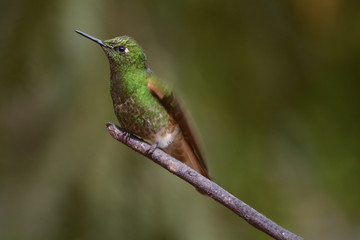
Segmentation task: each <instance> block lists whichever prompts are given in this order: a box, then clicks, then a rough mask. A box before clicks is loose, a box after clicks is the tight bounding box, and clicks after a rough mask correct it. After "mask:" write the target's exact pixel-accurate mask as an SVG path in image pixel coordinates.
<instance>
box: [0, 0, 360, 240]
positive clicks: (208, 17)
mask: <svg viewBox="0 0 360 240" xmlns="http://www.w3.org/2000/svg"><path fill="white" fill-rule="evenodd" d="M359 7H360V6H359V3H358V2H356V1H352V2H351V1H340V0H293V1H269V0H253V1H235V0H234V1H213V0H181V1H166V0H150V1H145V0H131V1H115V0H102V1H95V0H90V1H83V0H75V1H74V0H71V1H70V0H47V1H43V0H33V1H26V0H13V1H1V7H0V9H1V10H0V21H1V22H0V23H1V33H0V56H1V59H0V70H1V71H0V74H1V75H0V76H1V82H0V84H1V85H0V101H1V102H0V131H1V134H0V239H4V240H8V239H11V240H12V239H16V240H17V239H27V240H32V239H34V240H35V239H36V240H38V239H47V240H48V239H51V240H58V239H59V240H60V239H61V240H62V239H68V240H72V239H74V240H82V239H87V240H92V239H107V240H112V239H136V240H137V239H158V240H166V239H171V240H172V239H175V240H180V239H189V240H192V239H194V240H195V239H196V240H201V239H207V240H215V239H270V237H268V236H267V235H265V234H263V233H261V232H259V231H258V230H256V229H254V228H253V227H251V226H250V225H248V224H247V223H246V222H245V221H243V220H242V219H241V218H239V217H237V216H236V215H235V214H233V213H232V212H230V211H229V210H228V209H226V208H224V207H223V206H221V205H220V204H218V203H216V202H215V201H213V200H211V199H209V198H207V197H204V196H202V195H200V194H199V193H198V192H196V191H195V190H194V188H193V187H191V186H190V185H188V184H187V183H184V182H183V181H181V180H179V179H177V178H176V177H175V176H173V175H171V174H170V173H168V172H167V171H165V170H164V169H162V168H160V167H159V166H157V165H156V164H154V163H153V162H151V161H149V160H147V159H145V158H144V157H142V156H140V155H139V154H136V153H135V152H133V151H132V150H130V149H128V148H126V147H125V146H123V145H122V144H120V143H118V142H117V141H115V140H113V139H112V138H111V137H110V136H109V135H108V133H107V132H106V131H105V122H107V121H112V122H117V121H116V118H115V116H114V114H113V109H112V104H111V99H110V96H109V66H108V62H107V59H106V57H105V55H104V54H103V53H102V50H101V48H100V47H98V46H97V45H96V44H94V43H93V42H91V41H89V40H87V39H85V38H83V37H81V36H80V35H78V34H76V33H75V32H74V29H79V30H81V31H84V32H86V33H89V34H91V35H94V36H96V37H98V38H100V39H109V38H112V37H115V36H117V35H124V34H127V35H130V36H132V37H134V38H135V39H136V40H137V41H138V42H139V43H140V44H141V45H142V47H143V48H144V49H145V51H146V53H147V55H148V59H149V66H150V67H151V68H152V70H153V72H155V74H156V75H157V76H158V77H160V78H161V79H163V80H166V81H167V82H169V84H171V85H172V86H174V88H176V92H177V93H178V95H180V96H181V98H182V99H183V101H184V102H185V104H186V106H187V108H188V109H189V112H191V115H192V117H193V119H194V121H195V123H196V125H197V126H198V130H199V133H200V136H201V138H202V141H203V145H204V149H205V153H206V156H207V163H208V166H209V169H210V171H211V174H212V176H213V177H214V178H215V180H216V181H217V183H219V184H220V185H221V186H223V187H224V188H225V189H227V190H228V191H230V192H231V193H233V194H234V195H236V196H238V197H239V198H240V199H242V200H243V201H245V202H247V203H248V204H250V205H251V206H253V207H254V208H256V209H257V210H258V211H260V212H262V213H264V214H265V215H267V216H268V217H270V218H271V219H273V220H274V221H276V222H278V223H279V224H281V225H282V226H284V227H285V228H288V229H289V230H291V231H293V232H295V233H296V234H299V235H300V236H302V237H305V238H307V239H328V240H332V239H359V238H360V207H359V206H360V205H359V203H360V187H359V183H360V174H359V170H360V145H359V143H360V127H359V122H360V111H359V103H360V95H359V87H360V83H359V80H360V70H359V68H360V14H359V11H358V9H359Z"/></svg>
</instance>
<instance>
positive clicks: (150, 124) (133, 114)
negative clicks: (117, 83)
mask: <svg viewBox="0 0 360 240" xmlns="http://www.w3.org/2000/svg"><path fill="white" fill-rule="evenodd" d="M145 106H147V105H145ZM114 110H115V114H116V116H117V118H118V120H119V122H120V124H121V127H122V128H124V129H125V130H126V131H128V132H130V133H131V134H134V135H136V136H139V137H141V138H143V139H146V140H150V141H152V142H157V139H161V137H160V135H159V134H160V133H162V135H164V134H165V133H167V132H173V129H172V128H173V127H172V124H171V122H170V121H169V115H168V113H167V112H166V110H165V109H163V108H159V107H144V104H139V103H137V102H136V101H135V100H134V99H133V98H129V99H127V100H126V101H125V102H124V103H122V104H114ZM168 138H169V137H168ZM166 140H167V139H166V138H164V140H163V141H162V142H163V143H164V142H166Z"/></svg>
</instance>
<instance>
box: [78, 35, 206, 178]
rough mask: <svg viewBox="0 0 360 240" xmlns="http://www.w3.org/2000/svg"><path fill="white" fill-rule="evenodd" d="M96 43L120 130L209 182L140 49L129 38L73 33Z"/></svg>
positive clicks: (177, 112) (174, 105)
mask: <svg viewBox="0 0 360 240" xmlns="http://www.w3.org/2000/svg"><path fill="white" fill-rule="evenodd" d="M75 32H77V33H79V34H80V35H82V36H84V37H86V38H88V39H90V40H92V41H94V42H96V43H97V44H99V45H100V47H101V48H102V49H103V51H104V52H105V55H106V56H107V58H108V60H109V63H110V93H111V98H112V101H113V107H114V112H115V115H116V117H117V119H118V120H119V123H120V125H121V127H122V128H123V129H124V130H125V131H127V132H128V133H130V134H133V135H135V136H137V137H139V138H142V139H144V140H146V141H148V142H150V143H151V144H152V146H151V148H150V149H149V150H151V149H153V150H155V148H160V149H162V150H163V151H165V152H166V153H168V154H169V155H171V156H172V157H174V158H176V159H177V160H179V161H181V162H183V163H185V164H186V165H188V166H189V167H191V168H192V169H194V170H195V171H197V172H198V173H200V174H202V175H203V176H205V177H207V178H209V179H210V175H209V173H208V170H207V167H206V165H205V161H204V158H203V156H202V154H201V152H200V149H199V146H198V144H197V142H196V140H195V137H194V134H193V132H192V130H191V128H190V124H189V120H188V119H187V117H186V116H185V114H184V112H183V110H182V109H181V106H180V104H179V102H178V100H177V99H176V97H175V95H174V93H173V91H172V90H171V89H170V88H169V87H168V86H166V85H165V84H164V83H163V82H161V81H159V80H158V79H157V78H156V77H155V76H154V75H153V74H152V72H151V70H150V68H149V67H148V63H147V57H146V55H145V53H144V51H143V49H142V48H141V46H140V45H139V44H138V43H137V42H136V41H135V40H134V39H133V38H131V37H128V36H119V37H115V38H112V39H109V40H104V41H102V40H100V39H97V38H95V37H92V36H90V35H88V34H86V33H83V32H81V31H78V30H75Z"/></svg>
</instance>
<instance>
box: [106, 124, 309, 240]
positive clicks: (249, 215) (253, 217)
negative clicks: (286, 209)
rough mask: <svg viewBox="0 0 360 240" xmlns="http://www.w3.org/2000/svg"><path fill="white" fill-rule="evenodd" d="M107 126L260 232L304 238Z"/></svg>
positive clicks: (281, 239) (281, 237) (293, 239)
mask: <svg viewBox="0 0 360 240" xmlns="http://www.w3.org/2000/svg"><path fill="white" fill-rule="evenodd" d="M106 126H107V128H106V130H107V131H108V132H109V133H110V135H111V136H112V137H113V138H115V139H116V140H118V141H120V142H122V143H123V144H125V145H127V146H128V147H130V148H132V149H133V150H135V151H136V152H139V153H141V154H142V155H144V156H145V157H147V158H149V159H151V160H152V161H154V162H155V163H157V164H159V165H161V166H162V167H163V168H165V169H167V170H168V171H169V172H171V173H173V174H175V175H176V176H178V177H180V178H182V179H183V180H185V181H187V182H188V183H190V184H191V185H193V186H194V187H195V188H196V189H198V190H199V191H201V192H202V193H204V194H205V195H207V196H209V197H211V198H213V199H214V200H216V201H218V202H219V203H221V204H222V205H224V206H225V207H227V208H229V209H230V210H231V211H233V212H234V213H236V214H237V215H239V216H240V217H242V218H243V219H244V220H245V221H247V222H248V223H249V224H251V225H252V226H254V227H256V228H257V229H259V230H260V231H263V232H264V233H266V234H268V235H269V236H271V237H273V238H275V239H278V240H303V238H301V237H299V236H297V235H295V234H293V233H292V232H290V231H288V230H286V229H285V228H283V227H281V226H279V225H278V224H276V223H275V222H273V221H272V220H270V219H269V218H267V217H265V216H264V215H262V214H261V213H259V212H258V211H256V210H255V209H253V208H252V207H250V206H249V205H247V204H246V203H244V202H243V201H241V200H239V199H237V198H236V197H234V196H233V195H231V194H230V193H228V192H227V191H225V190H224V189H223V188H221V187H220V186H219V185H217V184H216V183H214V182H212V181H210V180H209V179H207V178H206V177H204V176H202V175H201V174H199V173H198V172H196V171H195V170H193V169H192V168H190V167H188V166H187V165H185V164H183V163H182V162H180V161H178V160H176V159H175V158H173V157H171V156H170V155H168V154H167V153H165V152H163V151H162V150H161V149H158V148H156V149H155V150H154V151H153V152H152V154H147V150H149V149H150V147H151V145H150V144H148V143H146V142H144V141H142V140H140V139H138V138H136V137H135V136H132V135H130V134H129V133H127V132H126V131H124V130H123V129H121V128H119V127H117V126H116V125H115V124H113V123H106Z"/></svg>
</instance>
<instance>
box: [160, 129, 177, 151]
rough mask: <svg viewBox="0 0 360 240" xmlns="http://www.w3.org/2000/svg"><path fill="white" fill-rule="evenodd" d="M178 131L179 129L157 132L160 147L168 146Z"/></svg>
mask: <svg viewBox="0 0 360 240" xmlns="http://www.w3.org/2000/svg"><path fill="white" fill-rule="evenodd" d="M177 133H178V129H176V130H174V131H172V132H171V133H165V134H164V133H162V132H159V133H157V134H156V139H155V141H156V143H157V144H158V147H159V148H166V147H168V146H169V145H170V144H171V143H172V142H173V141H174V140H175V137H176V134H177Z"/></svg>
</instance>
